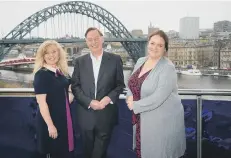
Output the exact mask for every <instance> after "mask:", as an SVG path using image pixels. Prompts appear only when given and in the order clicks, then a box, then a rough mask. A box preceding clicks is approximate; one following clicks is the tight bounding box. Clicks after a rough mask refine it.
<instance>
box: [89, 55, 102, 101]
mask: <svg viewBox="0 0 231 158" xmlns="http://www.w3.org/2000/svg"><path fill="white" fill-rule="evenodd" d="M90 56H91V60H92V67H93V73H94V79H95V98H96V93H97V81H98V76H99V69H100V65H101V61H102V56H103V53H102V54H101V55H100V56H98V59H97V58H96V57H94V56H93V55H92V53H90Z"/></svg>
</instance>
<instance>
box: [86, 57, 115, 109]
mask: <svg viewBox="0 0 231 158" xmlns="http://www.w3.org/2000/svg"><path fill="white" fill-rule="evenodd" d="M102 56H103V53H102V54H101V55H100V56H98V58H96V57H95V56H93V55H92V53H90V57H91V60H92V67H93V73H94V79H95V99H96V94H97V81H98V76H99V70H100V65H101V61H102ZM110 104H113V102H112V101H111V102H110ZM89 108H90V106H89V107H88V109H89Z"/></svg>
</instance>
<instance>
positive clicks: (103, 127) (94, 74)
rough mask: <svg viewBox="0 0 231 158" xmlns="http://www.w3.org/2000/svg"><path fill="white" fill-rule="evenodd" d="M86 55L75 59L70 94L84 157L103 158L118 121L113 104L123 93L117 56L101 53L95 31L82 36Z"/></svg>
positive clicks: (121, 70) (98, 33) (99, 36)
mask: <svg viewBox="0 0 231 158" xmlns="http://www.w3.org/2000/svg"><path fill="white" fill-rule="evenodd" d="M85 38H86V43H87V45H88V47H89V49H90V51H91V52H90V53H89V54H86V55H83V56H81V57H79V58H77V59H76V62H75V68H74V72H73V75H72V92H73V94H74V96H75V98H76V100H77V103H78V107H77V119H78V121H77V122H78V125H79V126H80V129H81V136H82V139H83V153H84V158H106V151H107V147H108V145H109V142H110V137H111V134H112V130H113V127H114V125H115V124H116V123H117V119H118V109H117V105H116V103H117V101H118V99H119V95H120V94H121V92H122V91H123V88H124V87H125V85H124V76H123V64H122V60H121V57H120V56H118V55H115V54H113V53H107V52H104V51H103V42H104V39H103V34H102V33H101V32H100V30H98V29H97V28H94V27H91V28H88V29H87V31H86V33H85Z"/></svg>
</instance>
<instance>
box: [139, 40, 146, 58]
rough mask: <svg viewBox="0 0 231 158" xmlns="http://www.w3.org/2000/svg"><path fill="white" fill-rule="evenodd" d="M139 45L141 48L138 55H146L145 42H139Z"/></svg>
mask: <svg viewBox="0 0 231 158" xmlns="http://www.w3.org/2000/svg"><path fill="white" fill-rule="evenodd" d="M139 46H140V49H141V52H140V54H139V56H140V57H144V56H146V55H147V42H139Z"/></svg>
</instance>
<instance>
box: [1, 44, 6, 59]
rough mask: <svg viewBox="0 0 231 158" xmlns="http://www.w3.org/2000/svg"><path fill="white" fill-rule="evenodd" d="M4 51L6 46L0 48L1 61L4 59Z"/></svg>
mask: <svg viewBox="0 0 231 158" xmlns="http://www.w3.org/2000/svg"><path fill="white" fill-rule="evenodd" d="M4 50H5V46H4V45H1V46H0V61H1V60H2V59H3V58H4Z"/></svg>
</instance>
